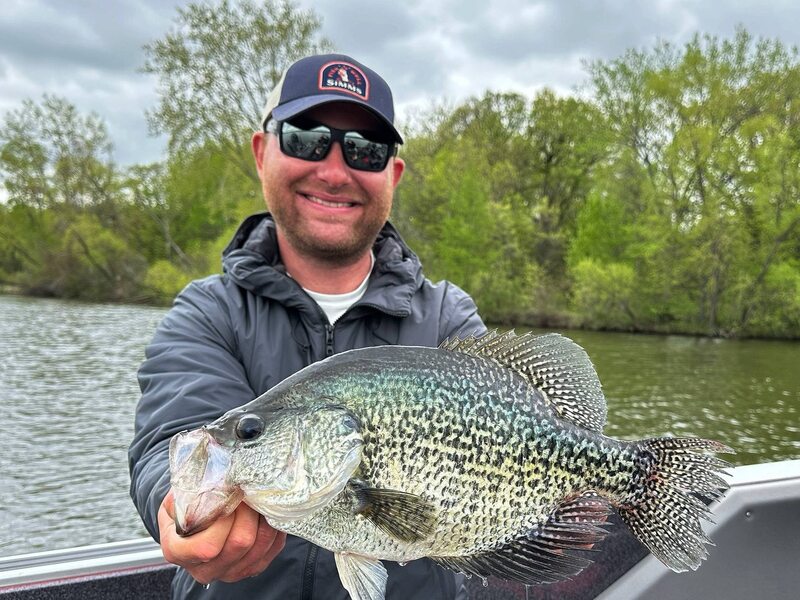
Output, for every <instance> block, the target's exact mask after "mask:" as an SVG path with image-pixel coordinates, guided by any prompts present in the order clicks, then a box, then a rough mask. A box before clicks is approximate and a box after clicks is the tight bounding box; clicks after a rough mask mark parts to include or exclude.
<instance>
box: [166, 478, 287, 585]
mask: <svg viewBox="0 0 800 600" xmlns="http://www.w3.org/2000/svg"><path fill="white" fill-rule="evenodd" d="M158 527H159V531H160V534H161V540H160V543H161V551H162V552H163V553H164V558H165V559H167V561H169V562H171V563H173V564H176V565H178V566H180V567H183V568H184V569H186V570H187V571H189V574H190V575H191V576H192V577H194V578H195V580H196V581H198V582H199V583H202V584H207V583H211V582H212V581H225V582H229V583H230V582H233V581H239V580H240V579H245V578H247V577H253V576H254V575H258V574H259V573H261V572H262V571H263V570H264V569H266V568H267V567H268V566H269V564H270V563H271V562H272V559H274V558H275V556H277V554H278V553H279V552H280V551H281V550H283V546H284V544H285V543H286V534H285V533H283V532H280V531H278V530H276V529H274V528H272V527H270V526H269V525H268V524H267V521H266V519H264V517H262V516H261V515H260V514H258V513H257V512H256V511H254V510H253V509H252V508H250V507H249V506H247V505H246V504H245V503H244V502H242V503H241V504H240V505H239V506H238V507H237V508H236V510H235V511H233V513H231V514H230V515H228V516H227V517H223V518H221V519H218V520H217V521H216V522H214V523H212V524H211V526H210V527H208V528H207V529H204V530H203V531H199V532H197V533H195V534H193V535H190V536H188V537H180V536H179V535H178V534H177V533H176V532H175V501H174V499H173V497H172V491H170V492H169V493H168V494H167V496H166V497H165V498H164V501H163V502H162V503H161V507H160V508H159V509H158Z"/></svg>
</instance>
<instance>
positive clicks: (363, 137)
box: [264, 119, 397, 171]
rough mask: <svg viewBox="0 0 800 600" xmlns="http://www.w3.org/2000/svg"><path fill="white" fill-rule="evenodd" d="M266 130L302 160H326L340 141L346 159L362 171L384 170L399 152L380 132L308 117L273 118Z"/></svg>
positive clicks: (353, 166)
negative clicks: (346, 127) (319, 121)
mask: <svg viewBox="0 0 800 600" xmlns="http://www.w3.org/2000/svg"><path fill="white" fill-rule="evenodd" d="M264 131H265V132H266V133H274V134H275V135H276V136H278V140H279V141H280V146H281V152H283V153H284V154H285V155H286V156H291V157H292V158H299V159H300V160H310V161H319V160H322V159H324V158H325V157H326V156H327V155H328V152H329V151H330V149H331V146H333V142H339V145H340V146H341V147H342V156H343V157H344V162H345V163H347V166H348V167H350V168H351V169H356V170H358V171H383V170H384V169H385V168H386V165H387V164H388V163H389V159H390V158H391V157H392V156H394V155H395V154H397V146H396V145H395V143H394V142H393V141H386V140H383V141H382V140H380V134H379V133H376V132H374V131H356V130H348V131H346V130H343V129H336V128H335V127H329V126H327V125H323V124H322V123H317V122H316V121H311V120H308V119H303V120H300V119H292V120H291V121H275V120H274V119H270V120H269V121H267V124H266V125H264Z"/></svg>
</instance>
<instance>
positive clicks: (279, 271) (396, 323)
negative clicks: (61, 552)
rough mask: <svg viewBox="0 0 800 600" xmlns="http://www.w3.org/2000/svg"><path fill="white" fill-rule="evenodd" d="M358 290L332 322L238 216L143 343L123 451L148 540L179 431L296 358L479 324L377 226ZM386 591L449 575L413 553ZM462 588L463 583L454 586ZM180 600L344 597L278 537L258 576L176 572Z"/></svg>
mask: <svg viewBox="0 0 800 600" xmlns="http://www.w3.org/2000/svg"><path fill="white" fill-rule="evenodd" d="M373 251H374V253H375V265H374V268H373V271H372V275H371V276H370V279H369V284H368V288H367V291H366V293H365V294H364V296H363V297H362V298H361V300H359V301H358V302H357V303H356V304H355V305H354V306H352V307H351V308H350V309H349V310H348V311H347V312H346V313H345V314H344V315H343V316H342V317H340V318H339V320H338V321H337V322H336V323H335V325H330V324H329V323H328V319H327V317H326V316H325V314H324V313H323V312H322V310H321V309H320V308H319V306H318V305H317V304H316V303H315V302H314V301H313V300H312V299H311V298H310V297H309V296H308V295H307V294H306V293H305V292H304V291H303V290H302V289H301V288H300V286H299V285H298V284H297V283H296V282H295V281H294V280H292V279H291V278H290V277H288V276H287V275H286V273H285V270H284V268H283V265H282V264H281V261H280V256H279V255H278V249H277V244H276V238H275V224H274V222H273V220H272V217H271V216H270V215H269V214H268V213H263V214H259V215H253V216H251V217H249V218H248V219H246V220H245V221H244V222H243V223H242V225H241V226H240V228H239V230H238V231H237V233H236V235H235V236H234V238H233V240H232V241H231V243H230V244H229V245H228V247H227V248H226V249H225V251H224V253H223V275H221V276H219V275H215V276H211V277H207V278H205V279H202V280H199V281H195V282H192V283H191V284H189V285H188V286H187V287H186V288H185V289H184V290H183V291H182V292H181V293H180V294H179V295H178V297H177V298H176V300H175V303H174V305H173V307H172V309H171V310H170V311H169V312H168V313H167V315H166V316H165V317H164V320H163V321H162V322H161V324H160V325H159V327H158V329H157V331H156V333H155V336H154V338H153V341H152V343H151V344H150V345H149V346H148V347H147V349H146V360H145V362H144V363H143V364H142V366H141V368H140V370H139V385H140V387H141V390H142V397H141V400H140V402H139V405H138V407H137V410H136V423H135V435H134V438H133V442H132V443H131V446H130V450H129V466H130V474H131V497H132V498H133V502H134V504H135V505H136V508H137V509H138V511H139V513H140V514H141V516H142V520H143V521H144V524H145V526H146V527H147V529H148V531H149V532H150V534H151V535H152V536H153V537H154V538H155V539H156V540H158V521H157V518H156V515H157V513H158V507H159V506H160V504H161V501H162V500H163V498H164V496H165V495H166V493H167V491H168V489H169V468H168V445H169V440H170V438H171V437H172V436H173V435H174V434H175V433H178V432H179V431H183V430H186V429H193V428H195V427H198V426H200V425H202V424H204V423H207V422H209V421H212V420H214V419H216V418H217V417H219V416H220V415H221V414H223V413H224V412H226V411H227V410H229V409H231V408H234V407H236V406H239V405H242V404H244V403H246V402H249V401H250V400H252V399H253V398H255V397H256V396H259V395H260V394H262V393H264V392H265V391H267V390H268V389H270V388H271V387H272V386H274V385H275V384H276V383H278V382H280V381H281V380H283V379H285V378H286V377H288V376H289V375H291V374H293V373H295V372H296V371H298V370H300V369H301V368H303V367H305V366H306V365H309V364H311V363H312V362H315V361H318V360H320V359H322V358H325V357H326V356H330V355H331V354H334V353H336V352H342V351H344V350H348V349H351V348H363V347H367V346H378V345H383V344H406V345H418V346H419V345H421V346H436V345H438V344H439V343H440V342H441V341H442V340H444V339H445V338H448V337H452V336H455V335H459V334H462V335H463V334H467V333H475V332H481V331H484V330H485V327H484V325H483V322H482V321H481V319H480V317H479V316H478V313H477V309H476V307H475V303H474V302H473V301H472V299H471V298H470V297H469V296H468V295H467V294H466V293H465V292H464V291H462V290H461V289H459V288H458V287H457V286H455V285H453V284H451V283H449V282H440V283H437V284H433V283H431V282H430V281H429V280H427V279H426V278H425V277H424V275H423V273H422V268H421V265H420V263H419V260H418V259H417V257H416V255H415V254H414V253H413V252H412V251H411V250H410V249H409V248H408V247H407V246H406V245H405V243H404V242H403V240H402V239H401V238H400V236H399V234H398V233H397V231H396V230H395V229H394V228H393V227H392V226H391V225H390V224H388V223H387V224H386V225H385V226H384V228H383V230H382V231H381V233H380V234H379V236H378V239H377V240H376V243H375V246H374V247H373ZM384 564H385V565H386V567H387V570H388V572H389V582H388V587H387V598H388V599H403V600H414V599H419V600H437V599H442V600H444V599H447V600H451V599H453V598H456V596H457V594H458V593H459V589H461V585H460V579H458V578H457V577H456V576H455V575H454V574H453V573H451V572H450V571H447V570H445V569H442V568H440V567H438V566H437V565H435V564H434V563H433V562H431V561H429V560H427V559H423V560H417V561H412V562H411V563H409V564H408V565H406V566H404V567H400V566H399V565H397V564H395V563H390V562H388V561H385V563H384ZM460 593H461V594H463V589H461V592H460ZM173 595H174V596H175V597H180V598H195V597H197V598H203V600H211V599H212V598H264V599H268V598H269V599H272V598H274V599H280V600H286V599H297V600H315V599H320V600H322V599H324V600H336V599H340V598H341V599H342V600H346V599H347V598H348V595H347V593H346V592H345V590H344V588H342V586H341V583H340V582H339V577H338V574H337V571H336V566H335V563H334V560H333V555H332V553H330V552H328V551H327V550H324V549H321V548H318V547H317V546H314V545H312V544H310V543H309V542H307V541H305V540H302V539H299V538H295V537H292V536H289V537H288V539H287V542H286V547H285V548H284V550H283V551H282V552H281V553H280V555H279V556H278V557H277V558H276V559H275V560H274V561H273V562H272V564H271V565H270V566H269V568H267V570H266V571H264V573H262V574H261V575H259V576H257V577H254V578H251V579H247V580H244V581H241V582H239V583H236V584H224V583H214V584H212V585H211V587H210V589H208V590H204V589H203V588H202V586H200V585H199V584H197V583H196V582H195V581H194V580H193V579H192V578H191V576H190V575H189V574H188V573H187V572H186V571H184V570H183V569H179V570H178V573H177V575H176V576H175V579H174V581H173Z"/></svg>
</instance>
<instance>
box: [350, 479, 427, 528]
mask: <svg viewBox="0 0 800 600" xmlns="http://www.w3.org/2000/svg"><path fill="white" fill-rule="evenodd" d="M347 492H348V493H349V494H351V495H352V497H353V498H352V499H353V512H354V513H355V514H359V515H362V516H363V517H365V518H367V519H369V520H370V521H372V522H373V523H375V525H377V526H378V527H379V528H380V529H382V530H383V531H384V532H385V533H387V534H389V535H390V536H392V537H393V538H395V539H398V540H400V541H403V542H409V543H411V542H416V541H419V540H423V539H425V538H427V537H429V536H430V535H431V534H432V533H433V528H434V524H435V521H436V509H435V508H434V507H433V505H432V504H431V503H430V502H428V501H426V500H425V499H424V498H421V497H419V496H416V495H414V494H409V493H407V492H401V491H398V490H386V489H377V488H373V487H369V486H368V485H367V484H366V482H364V481H362V480H360V479H351V480H350V482H349V483H348V485H347Z"/></svg>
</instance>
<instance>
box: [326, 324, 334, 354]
mask: <svg viewBox="0 0 800 600" xmlns="http://www.w3.org/2000/svg"><path fill="white" fill-rule="evenodd" d="M325 356H326V357H328V356H333V325H331V324H327V325H325Z"/></svg>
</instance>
